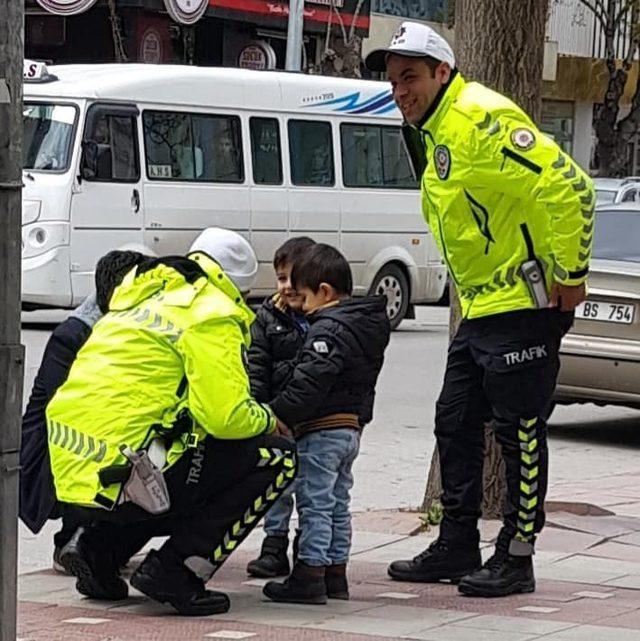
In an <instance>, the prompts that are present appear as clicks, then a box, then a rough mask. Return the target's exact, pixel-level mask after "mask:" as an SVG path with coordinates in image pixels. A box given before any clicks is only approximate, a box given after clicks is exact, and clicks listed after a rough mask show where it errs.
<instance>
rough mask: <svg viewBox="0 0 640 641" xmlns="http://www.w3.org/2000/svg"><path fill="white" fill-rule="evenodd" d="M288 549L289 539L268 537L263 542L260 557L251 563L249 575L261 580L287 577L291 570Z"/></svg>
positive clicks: (248, 568)
mask: <svg viewBox="0 0 640 641" xmlns="http://www.w3.org/2000/svg"><path fill="white" fill-rule="evenodd" d="M288 547H289V539H288V537H286V536H267V537H266V538H265V540H264V541H263V542H262V549H261V550H260V556H259V557H258V558H257V559H254V560H253V561H249V564H248V565H247V573H248V574H250V575H251V576H255V577H258V578H261V579H271V578H273V577H275V576H287V574H289V570H290V569H291V568H290V566H289V559H288V558H287V548H288Z"/></svg>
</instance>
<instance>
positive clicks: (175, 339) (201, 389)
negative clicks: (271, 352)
mask: <svg viewBox="0 0 640 641" xmlns="http://www.w3.org/2000/svg"><path fill="white" fill-rule="evenodd" d="M190 259H191V260H189V259H185V258H169V259H156V260H153V261H150V263H144V264H143V265H142V266H139V267H138V268H137V269H133V270H131V271H130V272H129V273H128V274H127V275H126V276H125V278H124V280H123V282H122V284H121V285H120V286H119V287H118V288H117V289H116V291H115V292H114V294H113V296H112V299H111V303H110V311H109V313H108V314H106V315H105V316H104V317H103V318H102V319H101V320H100V321H98V323H97V324H96V325H95V328H94V330H93V333H92V334H91V336H90V338H89V340H88V341H87V343H85V345H84V347H83V348H82V349H81V350H80V352H79V353H78V357H77V359H76V361H75V362H74V364H73V366H72V368H71V371H70V373H69V377H68V379H67V381H66V382H65V383H64V385H62V386H61V387H60V389H59V390H58V392H57V393H56V395H55V396H54V398H53V400H52V401H51V403H50V404H49V406H48V407H47V426H48V435H49V451H50V456H51V467H52V471H53V475H54V480H55V486H56V494H57V496H58V499H59V500H61V501H64V502H68V503H76V504H83V505H90V506H95V505H102V506H110V504H113V502H116V501H117V499H118V496H119V492H120V484H113V485H109V486H107V487H103V486H102V485H101V483H100V480H99V477H98V474H99V472H100V470H101V469H102V468H105V467H109V466H112V465H121V464H124V463H126V459H125V457H124V456H123V455H122V454H121V452H120V449H119V448H120V446H121V445H128V446H129V447H130V448H132V449H134V450H136V449H139V448H141V447H145V446H146V445H147V444H148V443H149V442H150V440H151V439H152V438H153V437H154V436H156V433H155V431H154V430H153V429H152V426H153V425H161V426H164V427H166V428H170V427H171V426H172V425H173V424H174V422H175V420H176V417H177V415H178V413H179V412H180V411H181V410H182V409H183V408H187V409H188V410H189V412H190V414H191V416H192V417H193V419H194V420H195V423H196V424H195V425H194V427H193V431H194V433H195V435H196V436H197V437H198V438H203V437H204V436H205V435H206V434H210V435H212V436H214V437H216V438H219V439H246V438H251V437H253V436H256V435H258V434H260V433H262V432H265V431H270V430H272V429H273V428H274V426H275V419H274V417H273V414H272V413H271V410H270V409H269V408H268V407H266V406H263V405H260V404H259V403H256V402H255V401H254V400H253V399H252V398H251V396H250V393H249V380H248V376H247V373H246V370H245V365H244V360H245V350H246V348H247V347H248V345H249V341H250V338H249V336H250V335H249V325H250V323H251V322H252V320H253V317H254V316H253V312H251V310H250V309H249V308H248V306H247V305H246V304H245V303H244V301H243V299H242V297H241V295H240V293H239V292H238V290H237V289H236V288H235V286H234V285H233V283H232V282H231V281H230V280H229V279H228V278H227V276H226V275H225V274H224V272H223V271H222V270H221V269H220V267H219V266H218V265H217V264H216V263H215V262H214V261H212V260H211V259H210V258H208V257H207V256H206V255H205V254H200V253H197V254H192V255H191V256H190ZM188 439H189V434H183V435H182V436H181V437H180V438H179V439H177V440H174V441H173V443H172V444H171V446H170V449H169V451H168V457H167V467H168V466H170V465H172V464H173V463H175V461H177V460H178V459H179V458H180V456H181V455H182V454H183V453H184V452H185V450H186V448H187V447H188V446H189V443H188ZM191 441H192V443H191V444H193V437H191ZM96 497H97V499H98V500H97V499H96Z"/></svg>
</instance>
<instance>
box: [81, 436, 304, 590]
mask: <svg viewBox="0 0 640 641" xmlns="http://www.w3.org/2000/svg"><path fill="white" fill-rule="evenodd" d="M296 469H297V462H296V454H295V444H294V443H293V442H292V441H290V440H289V439H286V438H283V437H280V436H267V435H264V436H259V437H255V438H252V439H246V440H233V441H226V440H217V439H214V438H211V437H207V438H205V439H204V440H203V441H201V442H200V443H199V444H198V445H197V447H195V448H192V449H190V450H188V451H187V453H186V454H184V455H183V456H182V457H181V459H180V460H179V461H178V462H177V463H176V464H175V465H173V466H172V467H171V468H169V470H168V471H167V472H166V473H165V479H166V482H167V486H168V489H169V494H170V497H171V508H170V510H169V512H168V513H166V514H163V515H157V516H153V515H151V514H149V513H148V512H146V511H145V510H143V509H142V508H140V507H138V506H136V505H133V504H131V503H124V504H121V505H119V506H117V507H116V508H115V509H114V510H112V511H107V510H99V509H84V510H82V517H81V518H80V519H79V520H80V521H84V522H86V523H87V524H88V525H89V524H91V526H90V527H89V528H88V530H87V533H86V539H87V541H88V542H89V543H90V544H94V545H96V546H100V548H101V549H102V550H104V551H105V553H109V552H110V553H111V554H112V555H113V557H114V559H115V561H116V563H118V564H122V563H124V562H126V561H127V560H128V558H129V557H130V556H131V555H132V554H134V553H135V552H136V551H137V550H139V549H140V548H141V547H142V546H143V545H144V544H145V543H146V542H147V541H148V540H149V539H150V538H152V537H155V536H169V539H168V541H167V542H165V544H164V545H163V548H162V549H161V554H163V553H164V554H169V555H170V556H172V557H174V558H176V557H177V558H179V559H180V560H182V561H184V560H186V559H189V558H197V559H201V560H203V561H206V563H205V564H204V566H205V567H204V570H203V571H202V572H199V571H198V570H197V568H196V567H192V565H190V564H189V563H187V566H188V567H191V568H192V569H194V571H196V573H198V574H201V575H202V576H203V578H209V577H210V576H211V575H212V574H213V573H214V572H215V571H216V570H217V569H218V568H219V567H220V566H221V565H222V564H223V563H224V561H225V560H226V559H227V558H228V556H229V555H230V554H231V553H232V552H233V551H234V550H235V549H236V547H238V545H239V544H240V543H241V542H242V540H243V539H244V538H245V537H246V536H247V535H248V534H249V533H250V532H251V530H252V529H253V528H254V527H255V526H256V525H257V523H258V522H259V521H260V519H261V517H262V516H264V514H265V513H266V512H267V510H268V509H269V508H270V507H271V506H272V505H273V503H274V502H275V501H276V500H277V498H278V497H279V496H280V495H281V494H282V492H283V491H284V490H285V489H286V487H287V486H288V485H289V484H290V483H291V482H292V481H293V479H294V477H295V474H296ZM74 512H75V513H76V514H78V510H77V509H76V510H74ZM196 565H198V564H197V563H196ZM200 565H202V563H200Z"/></svg>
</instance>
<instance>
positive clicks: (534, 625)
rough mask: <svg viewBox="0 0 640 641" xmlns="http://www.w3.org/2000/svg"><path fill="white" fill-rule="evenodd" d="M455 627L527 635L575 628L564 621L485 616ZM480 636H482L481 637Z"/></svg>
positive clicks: (456, 624)
mask: <svg viewBox="0 0 640 641" xmlns="http://www.w3.org/2000/svg"><path fill="white" fill-rule="evenodd" d="M452 626H454V627H463V628H473V629H474V630H497V631H502V632H510V631H513V630H516V631H517V632H522V633H527V634H549V633H551V632H558V631H559V630H566V629H567V628H571V627H573V626H574V624H573V623H567V622H564V621H545V620H542V619H529V618H526V617H505V616H495V615H491V614H483V615H480V616H476V617H470V618H468V619H464V620H462V621H456V622H455V623H453V624H452ZM479 636H480V635H479Z"/></svg>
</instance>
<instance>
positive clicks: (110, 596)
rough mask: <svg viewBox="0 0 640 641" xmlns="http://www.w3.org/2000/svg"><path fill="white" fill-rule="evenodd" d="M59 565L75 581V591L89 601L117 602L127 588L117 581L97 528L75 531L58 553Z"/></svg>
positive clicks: (111, 556)
mask: <svg viewBox="0 0 640 641" xmlns="http://www.w3.org/2000/svg"><path fill="white" fill-rule="evenodd" d="M59 559H60V564H61V565H62V566H63V567H64V568H65V569H66V570H68V571H69V572H70V573H71V574H73V575H74V576H75V577H77V581H76V590H78V592H80V594H84V595H85V596H88V597H90V598H91V599H100V600H104V601H120V600H122V599H126V598H127V595H128V593H129V588H128V587H127V584H126V583H125V581H124V580H123V579H122V578H121V577H120V574H119V571H118V563H117V561H116V556H115V553H114V552H113V551H112V550H111V549H110V546H109V541H108V540H106V539H104V538H103V537H102V536H101V535H100V534H99V528H86V529H84V528H78V530H76V533H75V534H74V535H73V536H72V537H71V540H70V541H69V542H68V543H67V544H66V545H65V546H64V547H63V548H62V549H61V550H60V556H59Z"/></svg>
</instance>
